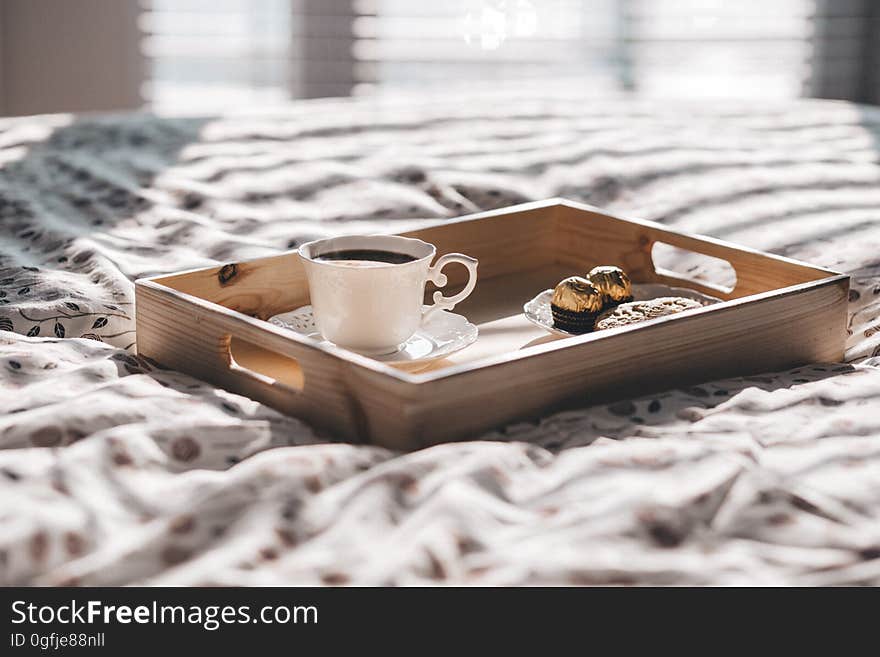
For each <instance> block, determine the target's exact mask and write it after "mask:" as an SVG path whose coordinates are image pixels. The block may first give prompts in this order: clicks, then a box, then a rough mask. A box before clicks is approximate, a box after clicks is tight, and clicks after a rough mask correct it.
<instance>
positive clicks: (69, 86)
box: [0, 0, 880, 115]
mask: <svg viewBox="0 0 880 657" xmlns="http://www.w3.org/2000/svg"><path fill="white" fill-rule="evenodd" d="M878 4H880V3H877V2H874V1H872V0H738V1H736V2H732V1H728V0H443V1H442V2H438V1H437V0H0V114H4V115H16V114H31V113H38V112H55V111H88V110H97V111H105V110H117V109H136V108H144V107H145V108H149V109H153V110H156V111H159V112H166V113H184V114H204V113H215V112H218V111H220V110H223V109H229V108H233V107H239V106H265V105H272V104H277V103H281V102H284V101H285V100H287V99H290V98H303V97H305V98H308V97H321V96H339V95H349V94H385V93H396V92H400V91H409V92H415V93H418V92H420V91H423V90H426V89H429V88H430V89H445V90H451V89H458V90H465V91H466V90H467V89H468V88H471V89H473V88H479V89H482V88H485V87H487V86H488V85H506V86H529V87H533V88H538V87H539V86H540V85H542V84H548V83H550V81H555V80H564V81H566V83H567V84H572V85H579V86H581V87H583V88H584V89H587V90H589V91H592V92H594V93H595V94H596V95H597V96H600V95H602V96H607V95H620V94H635V95H639V96H643V97H651V98H738V99H743V98H745V99H750V98H751V99H777V98H792V97H797V96H814V97H826V98H842V99H850V100H857V101H861V102H876V101H877V99H878V90H880V71H878V66H877V62H878V58H880V39H878V36H880V28H878V18H880V6H878Z"/></svg>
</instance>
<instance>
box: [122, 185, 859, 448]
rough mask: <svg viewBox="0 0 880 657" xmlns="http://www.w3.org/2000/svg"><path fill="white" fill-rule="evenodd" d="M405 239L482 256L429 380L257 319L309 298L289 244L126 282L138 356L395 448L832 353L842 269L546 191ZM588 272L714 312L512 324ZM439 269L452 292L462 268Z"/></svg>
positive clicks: (841, 330)
mask: <svg viewBox="0 0 880 657" xmlns="http://www.w3.org/2000/svg"><path fill="white" fill-rule="evenodd" d="M407 235H411V236H413V237H418V238H421V239H423V240H426V241H428V242H431V243H433V244H435V245H436V246H437V250H438V253H441V254H442V253H447V252H450V251H460V252H462V253H467V254H469V255H472V256H474V257H476V258H479V260H480V265H479V281H478V283H477V287H476V289H475V291H474V292H473V294H472V295H471V296H470V298H469V299H468V300H467V301H466V302H464V303H463V304H461V305H460V306H458V307H457V308H456V312H461V314H464V315H466V316H467V317H468V318H469V319H470V320H471V321H472V322H474V323H475V324H477V325H478V326H479V329H480V337H479V339H478V340H477V342H476V343H474V344H473V345H471V346H470V347H468V348H467V349H465V350H463V351H461V352H459V353H458V354H455V355H454V356H452V357H450V358H448V359H447V360H444V361H441V362H439V363H436V364H435V365H434V366H432V368H431V369H429V370H428V371H424V372H419V373H411V372H405V371H402V370H399V369H396V368H395V367H393V366H390V365H386V364H383V363H380V362H378V361H375V360H372V359H370V358H367V357H365V356H361V355H358V354H355V353H352V352H349V351H347V350H344V349H340V348H337V347H333V346H322V345H320V344H319V343H318V342H317V341H314V340H310V339H308V338H305V337H301V336H298V335H293V334H291V333H289V332H286V331H285V330H283V329H281V328H277V327H275V326H273V325H271V324H269V323H268V322H266V321H263V320H265V319H266V318H268V317H270V316H272V315H274V314H277V313H280V312H284V311H288V310H292V309H294V308H297V307H299V306H301V305H304V304H307V303H309V290H308V285H307V282H306V278H305V274H304V271H303V267H302V265H301V264H300V260H299V256H298V255H297V254H296V252H289V253H284V254H282V255H278V256H271V257H266V258H259V259H257V260H251V261H248V262H238V263H230V264H226V265H223V266H216V267H208V268H205V269H197V270H193V271H187V272H182V273H178V274H171V275H166V276H156V277H153V278H145V279H140V280H138V281H137V282H136V295H137V297H136V298H137V345H138V351H139V353H140V354H141V355H142V356H146V357H148V358H151V359H154V360H155V361H157V362H158V363H160V364H162V365H165V366H167V367H171V368H174V369H176V370H179V371H182V372H186V373H188V374H191V375H193V376H196V377H198V378H201V379H204V380H206V381H210V382H211V383H213V384H215V385H218V386H220V387H223V388H226V389H228V390H231V391H234V392H237V393H239V394H242V395H246V396H248V397H250V398H252V399H256V400H259V401H261V402H264V403H266V404H268V405H270V406H272V407H274V408H276V409H278V410H279V411H282V412H284V413H288V414H290V415H294V416H297V417H301V418H303V419H304V420H306V421H308V422H310V423H311V424H312V425H314V426H315V427H316V428H319V429H321V430H325V431H327V432H329V433H331V434H332V435H334V436H336V437H338V438H343V439H346V440H352V441H366V442H372V443H376V444H379V445H384V446H388V447H392V448H397V449H415V448H418V447H422V446H425V445H430V444H433V443H436V442H441V441H447V440H454V439H462V438H467V437H477V436H479V435H480V433H481V432H483V431H485V430H488V429H491V428H493V427H497V426H500V425H503V424H504V423H508V422H511V421H515V420H527V419H531V418H536V417H538V416H540V415H542V414H544V413H547V412H549V411H552V410H556V409H560V408H563V407H566V406H568V405H571V404H577V405H582V406H585V405H589V404H593V403H597V402H605V401H610V400H613V399H619V398H625V397H629V396H632V395H635V394H642V393H647V392H651V391H655V390H661V389H668V388H673V387H678V386H682V385H687V384H693V383H696V382H700V381H707V380H712V379H716V378H719V377H726V376H733V375H743V374H752V373H757V372H767V371H772V370H778V369H783V368H788V367H792V366H795V365H799V364H803V363H808V362H821V361H824V362H828V361H837V360H840V359H841V358H842V355H843V349H844V340H845V337H846V330H845V323H846V304H847V295H848V292H849V277H848V276H845V275H843V274H840V273H837V272H834V271H830V270H827V269H822V268H820V267H814V266H811V265H807V264H804V263H800V262H796V261H794V260H790V259H787V258H782V257H779V256H774V255H770V254H767V253H761V252H758V251H754V250H750V249H747V248H743V247H739V246H734V245H732V244H727V243H724V242H721V241H718V240H714V239H711V238H706V237H695V236H692V235H685V234H682V233H678V232H675V231H672V230H669V229H667V228H664V227H662V226H660V225H658V224H654V223H651V222H646V221H638V220H629V219H622V218H619V217H614V216H611V215H609V214H607V213H604V212H602V211H600V210H598V209H596V208H592V207H589V206H586V205H581V204H578V203H573V202H569V201H564V200H559V199H552V200H548V201H541V202H537V203H528V204H524V205H518V206H515V207H511V208H506V209H502V210H495V211H491V212H484V213H481V214H477V215H473V216H470V217H465V218H462V219H460V220H457V221H444V222H442V223H438V224H436V225H433V226H431V227H428V228H424V229H421V230H416V231H413V232H410V233H407ZM656 242H662V243H665V244H668V245H672V246H673V247H678V248H681V249H687V250H689V251H692V252H696V253H700V254H705V255H708V256H713V257H715V258H720V259H722V260H726V261H727V262H728V263H730V265H731V266H732V267H733V270H735V272H736V282H735V284H734V285H732V286H730V287H728V288H723V287H719V286H714V285H710V284H708V283H705V282H696V281H693V280H688V279H686V278H684V277H681V276H679V275H675V274H673V273H671V272H669V271H667V270H664V269H662V268H660V267H655V265H654V261H653V256H652V253H653V252H654V245H655V243H656ZM598 264H616V265H618V266H620V267H623V268H624V269H625V270H626V271H627V272H628V273H629V274H630V276H631V278H632V279H633V281H634V282H637V283H656V282H660V283H666V284H669V285H676V286H687V287H691V288H694V289H697V290H699V291H702V292H705V293H708V294H711V295H714V296H716V297H719V298H721V299H723V302H722V303H719V304H715V305H712V306H708V307H705V308H701V309H695V310H690V311H687V312H684V313H681V314H679V315H673V316H669V317H663V318H658V319H655V320H652V321H649V322H644V323H642V324H637V325H633V326H630V327H624V328H619V329H611V330H605V331H600V332H596V333H590V334H586V335H581V336H577V337H568V338H566V337H559V336H553V335H549V334H548V333H546V332H545V331H543V330H542V329H540V328H539V327H537V326H534V325H533V324H531V323H530V322H529V321H527V320H526V318H525V317H524V316H523V315H522V306H523V303H524V302H525V301H527V300H529V299H530V298H532V297H533V296H534V295H535V294H537V293H538V292H540V291H541V290H544V289H546V288H549V287H553V285H555V284H556V283H557V282H558V281H559V280H560V279H561V278H564V277H565V276H570V275H573V274H578V273H580V274H583V273H584V272H586V271H587V270H589V269H590V268H592V267H593V266H595V265H598ZM445 273H447V274H448V276H449V278H450V282H451V283H452V284H453V285H455V284H458V285H461V284H463V282H464V277H465V272H464V268H461V267H455V266H452V267H447V269H446V270H445ZM429 287H430V285H429ZM447 289H449V288H447Z"/></svg>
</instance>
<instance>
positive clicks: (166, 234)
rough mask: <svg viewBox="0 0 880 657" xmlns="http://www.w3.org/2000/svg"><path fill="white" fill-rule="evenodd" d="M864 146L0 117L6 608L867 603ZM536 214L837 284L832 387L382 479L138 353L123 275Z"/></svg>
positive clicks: (839, 110)
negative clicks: (636, 592) (45, 590)
mask: <svg viewBox="0 0 880 657" xmlns="http://www.w3.org/2000/svg"><path fill="white" fill-rule="evenodd" d="M878 139H880V111H878V110H874V109H869V108H864V107H859V106H855V105H849V104H844V103H826V102H818V101H814V102H808V101H804V102H798V103H792V104H786V105H773V106H763V107H754V106H751V107H749V106H745V105H742V106H730V105H724V106H714V107H706V106H702V107H697V106H687V105H681V106H674V105H668V104H667V105H663V106H657V107H654V106H650V105H647V104H642V103H637V102H628V103H623V102H620V103H610V102H609V103H597V102H595V101H589V100H585V99H583V98H580V97H578V96H576V95H568V94H562V93H559V94H554V95H552V96H548V97H544V98H528V97H522V96H514V95H507V96H495V95H485V96H475V97H472V98H468V99H467V102H462V101H461V99H455V98H440V97H436V98H431V99H427V100H424V99H423V100H415V99H409V100H396V101H387V102H377V101H368V100H356V101H309V102H301V103H295V104H291V105H290V106H289V107H288V108H285V109H283V110H279V111H277V112H271V113H270V112H264V113H262V114H250V115H240V116H228V117H224V118H217V119H206V120H195V119H192V120H172V119H158V118H155V117H150V116H139V115H131V116H121V117H106V118H84V117H71V116H53V117H33V118H24V119H7V120H0V165H2V170H0V583H4V584H83V585H97V584H110V585H114V584H128V583H148V584H182V585H196V584H243V585H249V584H321V583H324V584H347V583H351V584H368V585H369V584H425V583H455V584H462V583H466V584H567V583H574V584H631V583H633V584H709V583H711V584H875V585H876V584H880V485H878V482H880V220H878V216H880V186H878V182H880V166H878V143H880V142H878ZM549 196H566V197H569V198H573V199H576V200H583V201H586V202H588V203H592V204H594V205H598V206H603V207H607V208H609V209H611V210H613V211H617V212H619V213H621V214H625V215H626V214H628V215H634V216H641V217H645V218H648V219H654V220H657V221H661V222H664V223H667V224H669V225H672V226H674V227H676V228H678V229H683V230H688V231H692V232H699V233H705V234H709V235H715V236H718V237H722V238H724V239H728V240H732V241H736V242H740V243H743V244H746V245H749V246H752V247H756V248H760V249H765V250H770V251H773V252H776V253H781V254H784V255H788V256H792V257H795V258H799V259H803V260H807V261H810V262H814V263H816V264H819V265H824V266H828V267H831V268H835V269H839V270H843V271H846V272H847V273H850V274H852V276H853V290H852V294H851V298H850V302H851V303H850V322H849V326H850V337H849V342H848V351H847V361H848V362H846V363H833V364H811V365H806V366H804V367H801V368H798V369H796V370H793V371H790V372H784V373H776V374H767V375H762V376H757V377H750V378H745V379H732V380H727V381H715V382H709V383H706V384H705V385H699V386H695V387H693V388H690V389H687V390H670V391H668V392H665V393H663V394H660V395H653V396H649V397H645V398H642V399H635V400H629V401H622V402H618V403H615V404H611V405H608V406H601V407H593V408H583V409H580V410H575V411H568V412H565V413H560V414H557V415H553V416H549V417H547V418H545V419H544V420H542V421H541V422H540V423H538V424H527V425H516V426H510V427H506V428H504V429H502V430H499V431H498V432H495V433H492V434H490V435H487V436H485V440H484V441H479V442H470V443H457V444H456V443H450V444H445V445H440V446H438V447H434V448H431V449H427V450H423V451H421V452H416V453H412V454H397V453H392V452H390V451H387V450H384V449H379V448H373V447H365V446H354V445H346V444H333V443H326V442H322V441H320V440H318V439H317V438H316V437H315V435H314V434H313V433H312V432H311V430H310V429H309V428H308V427H307V426H305V425H304V424H303V423H301V422H299V421H298V420H296V419H292V418H287V417H284V416H282V415H279V414H278V413H276V412H275V411H272V410H271V409H268V408H266V407H264V406H262V405H260V404H258V403H256V402H253V401H251V400H248V399H245V398H242V397H239V396H236V395H232V394H229V393H226V392H224V391H222V390H218V389H216V388H214V387H212V386H210V385H207V384H204V383H200V382H198V381H196V380H193V379H191V378H189V377H186V376H183V375H181V374H178V373H174V372H169V371H164V370H160V369H157V368H156V367H155V365H154V364H151V363H148V362H145V361H144V359H142V358H139V357H138V356H137V355H136V354H135V353H134V348H133V344H134V342H135V335H134V322H133V312H134V309H133V286H132V281H133V279H134V278H135V277H137V276H141V275H146V274H153V273H159V272H170V271H175V270H178V269H184V268H191V267H197V266H202V265H206V264H210V263H214V262H222V261H226V260H233V259H234V260H240V259H244V258H249V257H255V256H260V255H265V254H269V253H274V252H278V251H282V250H287V249H289V248H293V247H295V246H296V245H297V244H299V243H301V242H302V241H304V240H306V239H309V238H313V237H316V236H323V235H333V234H341V233H351V232H365V231H377V230H393V231H396V230H403V229H406V228H410V227H414V226H416V225H418V224H419V223H420V222H421V221H424V220H428V219H430V220H437V219H438V218H444V217H454V216H458V215H462V214H466V213H469V212H472V211H477V210H484V209H489V208H494V207H502V206H506V205H511V204H514V203H517V202H521V201H526V200H534V199H540V198H545V197H549ZM792 330H793V331H796V330H797V327H796V326H793V327H792ZM28 336H30V337H28Z"/></svg>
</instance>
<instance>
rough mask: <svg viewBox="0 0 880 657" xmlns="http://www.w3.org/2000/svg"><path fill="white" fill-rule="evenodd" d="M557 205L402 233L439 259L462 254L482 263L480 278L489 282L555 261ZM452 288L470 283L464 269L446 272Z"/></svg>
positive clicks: (491, 215)
mask: <svg viewBox="0 0 880 657" xmlns="http://www.w3.org/2000/svg"><path fill="white" fill-rule="evenodd" d="M555 222H556V205H555V204H542V205H540V206H538V207H534V208H530V209H525V210H520V211H517V212H511V213H487V216H485V217H484V218H481V219H471V220H465V221H452V222H449V223H444V224H440V225H436V226H431V227H428V228H422V229H419V230H413V231H410V232H408V233H402V234H403V235H404V236H405V237H416V238H418V239H420V240H424V241H426V242H430V243H431V244H433V245H434V246H436V247H437V255H443V254H444V253H450V252H456V251H457V252H461V253H465V254H467V255H469V256H472V257H474V258H477V259H478V260H479V261H480V267H479V278H480V280H486V279H488V278H495V277H497V276H505V275H507V274H510V273H512V272H518V271H523V270H527V269H536V268H539V267H542V266H545V265H547V264H550V263H552V262H553V260H554V254H553V246H554V243H555V242H554V235H555V232H556V223H555ZM443 273H444V274H446V275H447V277H448V279H449V285H450V286H453V287H454V286H456V285H462V284H463V283H465V281H467V271H466V270H465V268H464V267H461V266H458V267H448V268H447V269H445V270H444V271H443Z"/></svg>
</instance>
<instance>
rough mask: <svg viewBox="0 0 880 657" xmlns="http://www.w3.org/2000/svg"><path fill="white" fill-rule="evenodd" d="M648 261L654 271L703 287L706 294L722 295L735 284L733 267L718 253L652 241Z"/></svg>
mask: <svg viewBox="0 0 880 657" xmlns="http://www.w3.org/2000/svg"><path fill="white" fill-rule="evenodd" d="M651 262H652V264H653V266H654V272H655V273H656V274H657V275H658V276H659V277H661V278H664V279H666V282H668V283H678V284H680V285H683V286H686V287H694V288H698V289H699V288H704V289H705V292H707V293H709V294H712V293H716V294H722V295H725V296H727V295H730V294H731V293H732V292H733V290H734V289H735V288H736V283H737V275H736V269H734V267H733V265H732V264H731V263H730V262H729V261H728V260H725V259H723V258H719V257H717V256H711V255H707V254H705V253H700V252H699V251H693V250H691V249H685V248H682V247H681V246H676V245H674V244H669V243H667V242H663V241H655V242H653V243H652V244H651Z"/></svg>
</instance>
